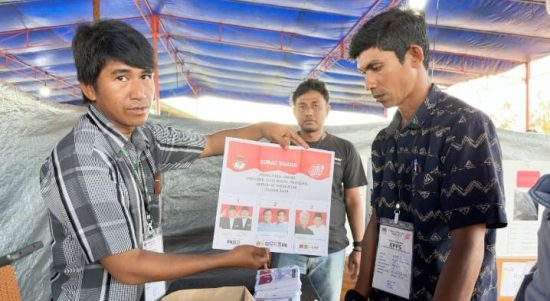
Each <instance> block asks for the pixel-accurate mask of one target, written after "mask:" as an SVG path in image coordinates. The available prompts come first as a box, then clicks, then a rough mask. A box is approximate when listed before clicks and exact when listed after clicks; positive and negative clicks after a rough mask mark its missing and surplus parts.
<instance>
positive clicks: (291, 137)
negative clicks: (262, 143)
mask: <svg viewBox="0 0 550 301" xmlns="http://www.w3.org/2000/svg"><path fill="white" fill-rule="evenodd" d="M261 131H262V136H263V137H264V138H266V139H268V140H269V141H271V142H274V143H277V144H279V145H280V146H281V147H282V148H284V149H288V146H289V145H290V144H291V143H293V144H295V145H299V146H301V147H303V148H309V146H308V145H307V143H306V142H305V141H304V139H302V137H300V135H298V133H296V132H295V131H294V130H293V129H292V128H291V127H290V126H287V125H283V124H278V123H273V122H264V123H262V124H261Z"/></svg>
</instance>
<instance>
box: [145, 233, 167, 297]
mask: <svg viewBox="0 0 550 301" xmlns="http://www.w3.org/2000/svg"><path fill="white" fill-rule="evenodd" d="M143 250H147V251H151V252H157V253H164V247H163V245H162V233H161V232H160V230H159V229H158V228H157V229H154V230H153V233H151V234H150V235H148V236H147V238H146V239H145V240H144V242H143ZM164 295H166V281H156V282H148V283H145V301H157V300H160V298H162V297H163V296H164Z"/></svg>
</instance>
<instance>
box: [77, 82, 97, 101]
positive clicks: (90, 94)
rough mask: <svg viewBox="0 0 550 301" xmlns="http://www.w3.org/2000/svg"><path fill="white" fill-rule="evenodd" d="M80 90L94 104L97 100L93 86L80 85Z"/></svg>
mask: <svg viewBox="0 0 550 301" xmlns="http://www.w3.org/2000/svg"><path fill="white" fill-rule="evenodd" d="M80 90H82V93H84V95H85V96H86V97H87V98H88V99H89V100H90V101H91V102H94V101H95V100H96V98H97V96H96V94H95V88H94V85H89V84H84V83H80Z"/></svg>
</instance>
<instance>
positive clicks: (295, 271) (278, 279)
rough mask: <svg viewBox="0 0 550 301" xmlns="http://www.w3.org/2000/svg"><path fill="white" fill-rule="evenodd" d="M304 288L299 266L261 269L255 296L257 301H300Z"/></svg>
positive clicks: (257, 277) (258, 274)
mask: <svg viewBox="0 0 550 301" xmlns="http://www.w3.org/2000/svg"><path fill="white" fill-rule="evenodd" d="M301 289H302V282H301V281H300V268H298V266H292V267H282V268H274V269H264V270H259V271H258V272H257V274H256V285H255V286H254V298H256V300H257V301H279V300H281V301H283V300H284V301H299V300H300V295H301Z"/></svg>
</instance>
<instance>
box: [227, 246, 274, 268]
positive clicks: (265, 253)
mask: <svg viewBox="0 0 550 301" xmlns="http://www.w3.org/2000/svg"><path fill="white" fill-rule="evenodd" d="M228 255H229V256H231V263H232V265H233V266H236V267H241V268H249V269H258V268H264V269H266V268H267V267H268V264H269V261H270V260H271V253H270V252H269V249H267V248H258V247H255V246H250V245H241V246H237V247H235V248H234V249H233V250H231V251H229V252H228Z"/></svg>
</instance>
